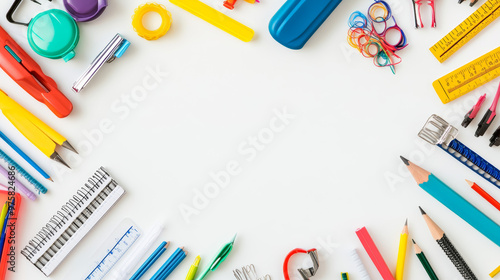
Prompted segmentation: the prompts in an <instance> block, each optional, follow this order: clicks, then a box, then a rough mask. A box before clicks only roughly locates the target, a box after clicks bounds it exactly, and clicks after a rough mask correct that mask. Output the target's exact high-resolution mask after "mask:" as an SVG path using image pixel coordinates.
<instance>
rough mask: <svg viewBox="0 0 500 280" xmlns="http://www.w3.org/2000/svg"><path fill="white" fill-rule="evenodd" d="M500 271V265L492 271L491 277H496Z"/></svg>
mask: <svg viewBox="0 0 500 280" xmlns="http://www.w3.org/2000/svg"><path fill="white" fill-rule="evenodd" d="M499 272H500V266H499V267H497V268H495V270H493V271H492V272H490V277H491V278H493V277H495V276H496V275H497V274H498V273H499Z"/></svg>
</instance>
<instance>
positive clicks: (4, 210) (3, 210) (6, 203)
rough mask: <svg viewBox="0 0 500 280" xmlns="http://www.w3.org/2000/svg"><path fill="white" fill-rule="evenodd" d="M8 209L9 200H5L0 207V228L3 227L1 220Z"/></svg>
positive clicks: (2, 220)
mask: <svg viewBox="0 0 500 280" xmlns="http://www.w3.org/2000/svg"><path fill="white" fill-rule="evenodd" d="M8 210H9V202H8V201H5V204H4V205H3V208H2V213H0V229H3V222H4V220H5V216H7V211H8Z"/></svg>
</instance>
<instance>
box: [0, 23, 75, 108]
mask: <svg viewBox="0 0 500 280" xmlns="http://www.w3.org/2000/svg"><path fill="white" fill-rule="evenodd" d="M0 68H2V69H3V70H4V71H5V73H7V74H8V75H9V76H10V77H11V78H12V79H13V80H14V81H16V82H17V83H18V84H19V85H20V86H21V87H22V88H23V89H24V90H25V91H27V92H28V93H29V94H30V95H31V96H32V97H33V98H35V99H36V100H38V101H39V102H41V103H44V104H45V105H46V106H47V107H48V108H49V109H50V110H51V111H52V112H53V113H54V114H55V115H56V116H58V117H59V118H64V117H67V116H68V115H69V113H71V111H72V110H73V104H71V101H69V99H68V98H66V96H64V94H63V93H62V92H61V91H59V89H58V88H57V84H56V82H55V81H54V80H53V79H52V78H50V77H48V76H47V75H45V74H44V73H43V71H42V68H40V66H39V65H38V64H37V63H36V62H35V61H34V60H33V59H32V58H31V57H30V56H29V55H28V54H27V53H26V52H25V51H24V50H23V49H22V48H21V47H20V46H19V45H18V44H17V43H16V42H15V41H14V39H12V37H10V35H9V34H7V32H6V31H5V30H4V29H3V28H2V27H1V26H0Z"/></svg>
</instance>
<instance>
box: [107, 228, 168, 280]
mask: <svg viewBox="0 0 500 280" xmlns="http://www.w3.org/2000/svg"><path fill="white" fill-rule="evenodd" d="M163 228H164V225H163V223H156V224H155V225H154V226H153V227H151V228H150V229H149V230H148V231H147V233H146V234H144V235H143V237H141V238H139V241H138V242H137V244H136V245H135V246H134V248H133V249H132V250H131V251H130V253H129V254H128V256H127V257H126V258H125V259H123V261H121V262H120V266H119V267H117V268H115V269H114V270H113V273H112V274H111V275H110V277H109V279H115V280H121V279H129V277H130V274H132V272H133V269H134V267H135V266H136V265H137V264H138V263H139V261H140V260H141V259H142V257H143V256H144V255H146V252H147V251H148V250H149V248H151V246H153V244H154V243H155V242H156V240H157V239H158V237H159V236H160V234H161V233H162V231H163Z"/></svg>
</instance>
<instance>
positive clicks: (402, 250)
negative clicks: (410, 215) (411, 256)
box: [396, 219, 408, 280]
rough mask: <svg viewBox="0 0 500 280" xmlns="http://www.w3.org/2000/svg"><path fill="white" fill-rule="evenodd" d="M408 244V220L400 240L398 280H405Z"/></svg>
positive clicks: (397, 267) (397, 268)
mask: <svg viewBox="0 0 500 280" xmlns="http://www.w3.org/2000/svg"><path fill="white" fill-rule="evenodd" d="M407 244H408V219H406V222H405V225H404V227H403V231H402V232H401V237H400V238H399V251H398V262H397V266H396V280H403V274H404V270H405V258H406V246H407Z"/></svg>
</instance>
